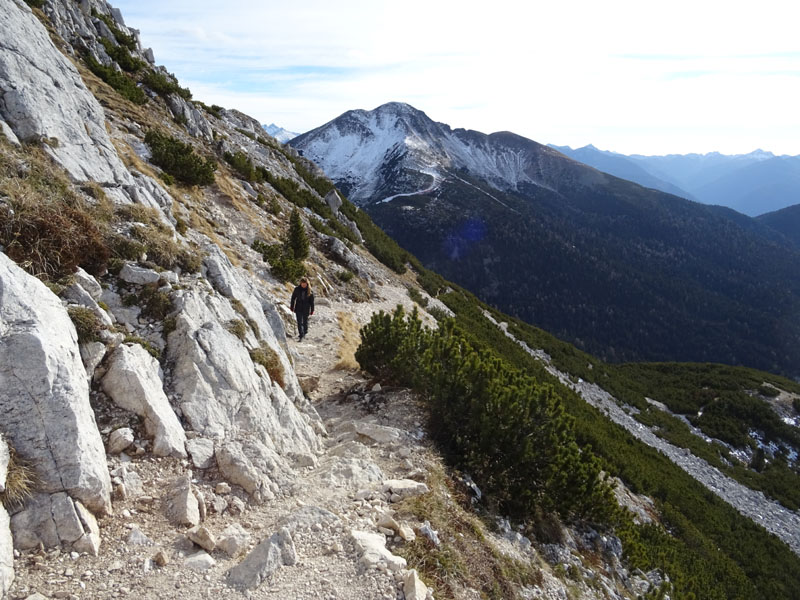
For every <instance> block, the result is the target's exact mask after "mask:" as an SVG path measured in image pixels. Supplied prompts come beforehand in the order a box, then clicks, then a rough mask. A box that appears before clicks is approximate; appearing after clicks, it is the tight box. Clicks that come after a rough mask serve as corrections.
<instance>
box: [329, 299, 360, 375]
mask: <svg viewBox="0 0 800 600" xmlns="http://www.w3.org/2000/svg"><path fill="white" fill-rule="evenodd" d="M336 320H337V321H339V329H341V330H342V339H341V341H340V342H339V349H338V350H337V358H338V362H337V363H336V365H334V367H333V368H334V369H341V370H344V371H357V370H358V369H359V366H358V361H356V350H357V349H358V346H359V345H360V344H361V336H360V335H359V330H360V327H359V325H358V323H356V322H355V321H354V320H353V317H351V316H350V315H349V314H347V313H345V312H338V313H336Z"/></svg>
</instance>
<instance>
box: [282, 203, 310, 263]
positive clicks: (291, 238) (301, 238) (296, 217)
mask: <svg viewBox="0 0 800 600" xmlns="http://www.w3.org/2000/svg"><path fill="white" fill-rule="evenodd" d="M286 254H287V256H288V257H289V258H291V259H294V260H305V259H306V258H308V236H307V235H306V228H305V227H304V226H303V221H301V220H300V213H299V212H298V210H297V209H296V208H295V209H292V214H291V216H290V217H289V235H288V237H287V239H286Z"/></svg>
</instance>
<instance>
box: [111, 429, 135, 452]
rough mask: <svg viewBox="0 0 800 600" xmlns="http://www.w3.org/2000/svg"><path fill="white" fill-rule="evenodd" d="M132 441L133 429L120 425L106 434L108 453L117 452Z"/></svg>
mask: <svg viewBox="0 0 800 600" xmlns="http://www.w3.org/2000/svg"><path fill="white" fill-rule="evenodd" d="M132 443H133V429H131V428H130V427H120V428H119V429H115V430H114V431H112V432H111V435H109V436H108V453H109V454H119V453H120V452H122V451H124V450H125V449H126V448H127V447H128V446H130V445H131V444H132Z"/></svg>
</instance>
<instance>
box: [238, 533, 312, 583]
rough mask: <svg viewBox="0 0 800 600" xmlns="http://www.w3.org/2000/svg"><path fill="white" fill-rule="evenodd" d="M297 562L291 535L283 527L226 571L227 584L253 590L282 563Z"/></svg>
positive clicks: (282, 564)
mask: <svg viewBox="0 0 800 600" xmlns="http://www.w3.org/2000/svg"><path fill="white" fill-rule="evenodd" d="M296 562H297V551H296V550H295V547H294V541H293V540H292V535H291V534H290V533H289V531H288V530H287V529H285V528H283V529H280V530H279V531H278V532H277V533H275V534H273V535H272V536H271V537H269V538H267V539H266V540H264V541H263V542H261V543H260V544H259V545H258V546H256V547H255V548H253V550H252V552H250V554H248V555H247V557H246V558H245V559H244V560H243V561H242V562H241V563H239V564H238V565H236V566H235V567H233V568H232V569H231V570H230V571H228V585H230V586H232V587H235V588H239V589H244V590H254V589H256V588H258V587H259V586H260V585H261V584H262V583H264V581H265V580H266V579H267V578H268V577H269V576H270V575H272V574H273V573H274V572H275V571H277V570H278V569H280V568H281V567H283V566H284V565H287V566H288V565H293V564H295V563H296Z"/></svg>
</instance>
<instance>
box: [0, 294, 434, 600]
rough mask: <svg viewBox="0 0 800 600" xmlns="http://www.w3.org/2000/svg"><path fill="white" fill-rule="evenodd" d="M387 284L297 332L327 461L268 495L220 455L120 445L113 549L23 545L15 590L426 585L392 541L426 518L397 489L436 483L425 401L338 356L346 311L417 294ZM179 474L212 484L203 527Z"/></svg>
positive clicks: (104, 532) (112, 593) (76, 593)
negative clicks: (407, 519) (200, 456)
mask: <svg viewBox="0 0 800 600" xmlns="http://www.w3.org/2000/svg"><path fill="white" fill-rule="evenodd" d="M381 291H382V297H383V299H382V300H381V301H379V302H377V303H370V304H361V305H356V304H352V303H349V302H347V301H330V300H327V299H320V301H318V307H317V310H316V313H315V315H314V316H313V317H312V318H311V325H310V328H309V335H308V336H307V337H306V339H305V340H304V341H302V342H298V341H296V340H291V339H290V340H289V341H288V345H289V352H290V354H291V355H292V357H293V360H294V363H295V368H296V371H297V372H298V373H299V374H300V377H299V378H300V381H301V384H302V385H303V386H304V387H307V390H308V394H309V397H310V398H311V400H312V402H313V405H314V407H315V408H316V409H317V411H318V412H319V414H320V416H321V417H322V419H323V423H324V427H325V429H326V430H327V432H326V434H325V435H324V437H323V439H324V443H323V445H324V450H323V451H322V452H321V453H320V454H319V456H318V457H317V459H316V464H313V465H308V466H306V467H304V468H302V469H299V470H298V473H297V477H296V479H295V481H294V482H293V483H292V485H291V486H290V487H289V488H288V489H283V490H281V492H280V494H278V495H276V497H275V499H273V500H270V501H267V502H265V503H263V504H254V503H250V502H249V501H248V496H247V494H245V493H244V492H243V490H241V489H240V488H238V486H235V485H234V486H231V485H230V484H228V483H226V482H224V480H223V479H222V478H221V477H220V474H219V471H218V469H217V468H216V467H211V468H206V469H204V468H199V467H198V466H197V465H196V464H193V463H192V461H191V460H189V459H176V458H170V457H164V458H159V457H154V456H152V455H149V454H145V453H141V454H139V455H138V456H137V453H136V452H133V453H131V455H130V456H129V455H127V454H124V453H122V454H119V455H117V456H115V457H113V458H111V459H110V463H109V468H110V469H111V471H112V477H113V480H112V481H114V482H116V483H117V493H116V496H115V500H114V516H112V517H106V518H105V519H102V520H100V522H99V525H100V537H101V540H102V541H101V548H102V550H101V552H100V555H99V556H91V555H90V554H86V553H82V554H79V553H77V552H72V553H68V552H65V551H61V550H58V549H56V550H50V551H45V550H44V549H40V550H39V551H31V552H22V553H20V552H17V553H16V560H15V565H14V566H15V570H16V581H15V584H14V586H13V587H12V589H11V591H10V597H11V598H30V597H33V598H40V597H41V596H37V595H36V594H41V595H42V596H44V597H46V598H81V599H92V598H125V597H133V596H139V597H144V598H155V597H158V598H164V599H166V598H176V599H177V598H192V597H197V598H206V597H208V598H211V597H219V596H223V597H247V598H286V599H289V598H297V599H300V598H326V599H328V598H386V599H389V598H403V597H405V598H424V597H425V593H424V591H422V590H424V588H423V585H422V584H421V582H419V580H415V579H414V575H413V574H412V573H411V572H410V571H408V570H406V569H405V560H403V559H401V558H400V557H397V556H395V555H393V554H391V553H390V552H389V551H388V550H387V549H386V546H385V541H384V540H386V539H387V536H388V539H389V541H390V544H396V543H399V542H401V541H402V539H403V537H402V536H405V537H410V536H414V535H415V534H414V533H413V529H412V527H411V525H417V526H418V525H421V524H405V523H402V524H399V523H396V522H395V521H394V520H393V519H392V518H390V517H391V514H392V500H393V499H394V500H399V499H400V498H401V497H406V496H407V495H409V494H418V493H422V492H425V491H427V488H426V486H425V484H424V483H422V480H424V476H425V474H426V473H427V466H428V463H429V462H430V461H433V460H435V458H434V455H433V454H432V453H431V451H430V449H429V447H428V444H427V442H426V440H425V436H424V434H423V433H422V430H421V428H420V427H421V423H420V415H419V410H418V407H417V406H416V405H415V402H414V400H413V399H412V398H411V396H410V395H409V394H408V393H404V392H397V391H394V392H388V393H387V392H385V391H383V390H381V389H380V385H379V384H377V385H375V384H372V385H368V382H366V381H365V380H364V379H363V376H361V375H360V374H359V373H358V372H357V371H355V370H352V369H350V370H345V369H341V368H336V365H337V363H338V362H340V359H339V358H338V354H337V353H338V351H339V350H340V347H341V346H342V345H343V344H344V345H347V344H351V345H352V339H348V338H347V334H348V333H349V335H351V336H352V335H353V332H352V329H351V330H350V331H349V332H346V331H345V330H343V328H342V326H341V323H356V324H357V325H358V326H360V325H362V324H364V323H365V322H366V321H367V320H368V319H369V317H370V315H371V314H372V312H373V311H374V310H379V309H381V308H384V309H391V308H393V307H394V306H396V305H397V304H398V303H405V304H410V300H409V299H408V296H407V294H406V293H405V290H404V289H403V288H392V287H389V286H384V287H383V289H382V290H381ZM343 314H344V315H348V316H347V318H343V317H342V316H341V315H343ZM337 316H338V317H337ZM356 332H357V329H356ZM353 348H354V347H353ZM350 351H352V348H351V350H350ZM389 396H391V399H390V398H389ZM366 407H370V410H369V411H367V410H366ZM389 423H391V425H388V424H389ZM100 426H101V427H102V423H100ZM195 460H196V459H195ZM392 480H394V483H392ZM176 481H183V482H184V483H185V484H186V486H187V487H188V483H189V482H191V486H190V487H191V490H192V492H194V495H195V497H202V501H201V502H200V503H199V511H198V513H199V515H200V517H201V519H202V516H203V513H205V518H204V519H202V520H200V519H198V521H199V523H198V525H199V527H198V526H194V527H193V528H191V527H189V525H190V523H191V522H192V521H193V520H194V519H193V518H192V516H191V510H185V509H184V508H183V507H174V508H176V510H178V512H182V513H183V515H182V516H181V517H179V518H183V519H185V521H186V524H185V525H183V526H176V525H175V524H174V522H170V520H169V518H168V516H167V515H168V514H169V512H170V508H173V507H172V506H171V505H172V504H173V503H174V502H175V497H176V492H175V487H176V486H175V483H174V482H176ZM123 490H124V491H123ZM164 507H167V510H164ZM378 523H381V526H382V529H381V530H379V529H378V527H379V526H378ZM387 525H388V526H389V527H388V528H387ZM401 526H402V529H400V528H401ZM391 527H396V528H397V529H398V531H389V528H391ZM385 534H386V535H385ZM394 540H397V541H394ZM256 547H257V548H258V550H256V552H259V551H260V552H261V554H262V555H263V556H262V557H261V558H262V560H251V563H252V564H253V565H255V566H252V567H251V566H250V564H248V559H245V558H244V557H246V556H248V552H251V551H252V550H253V549H254V548H256ZM264 557H268V558H267V559H266V560H263V558H264ZM237 565H238V566H237ZM406 580H408V581H409V583H406ZM413 590H416V592H414V591H413ZM345 591H346V593H344V592H345ZM415 594H416V595H415ZM420 594H422V595H420Z"/></svg>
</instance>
